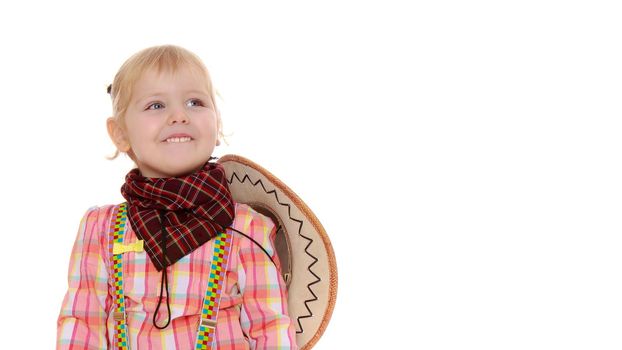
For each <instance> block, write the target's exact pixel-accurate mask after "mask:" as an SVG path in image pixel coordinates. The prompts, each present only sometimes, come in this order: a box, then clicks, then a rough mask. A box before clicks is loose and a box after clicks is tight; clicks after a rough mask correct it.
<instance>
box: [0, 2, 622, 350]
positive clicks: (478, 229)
mask: <svg viewBox="0 0 622 350" xmlns="http://www.w3.org/2000/svg"><path fill="white" fill-rule="evenodd" d="M228 3H229V4H227V5H224V4H222V2H221V3H215V2H210V1H201V2H199V1H197V2H191V1H177V2H175V3H173V2H159V1H140V2H129V1H128V2H120V1H106V2H100V3H93V2H77V1H76V2H68V1H39V2H27V1H24V2H20V3H19V5H16V4H13V5H8V2H3V3H2V5H0V43H1V50H0V52H1V54H0V80H1V81H2V83H1V84H0V101H1V102H2V103H1V105H0V112H1V115H2V120H3V125H2V127H1V130H2V138H1V139H0V146H1V147H0V149H1V152H2V153H1V155H2V158H3V159H4V162H3V166H2V172H1V175H0V176H1V181H2V184H3V188H4V189H3V192H2V198H3V201H2V211H1V214H0V218H1V219H2V229H1V232H2V240H3V241H2V244H1V246H2V252H3V253H2V254H0V259H2V260H1V263H2V270H3V273H2V288H1V291H0V293H2V294H1V301H2V309H1V310H2V316H3V317H2V321H1V322H2V324H3V326H2V327H0V332H1V333H2V334H1V338H0V339H2V340H1V342H2V343H3V344H2V345H0V346H1V347H2V348H9V347H7V346H8V345H9V344H10V345H11V346H12V347H13V348H25V347H29V348H33V347H36V348H52V346H53V345H52V344H54V341H55V336H56V328H55V321H56V318H57V315H58V311H59V308H60V304H61V301H62V298H63V295H64V293H65V288H66V285H67V282H66V272H67V264H68V260H69V254H70V251H71V247H72V244H73V240H74V238H75V234H76V232H77V229H78V224H79V220H80V218H81V217H82V215H83V214H84V212H85V211H86V209H87V208H89V207H90V206H93V205H104V204H109V203H117V202H120V201H122V200H123V198H122V197H121V195H120V192H119V188H120V186H121V184H122V182H123V178H124V175H125V173H126V172H127V171H128V170H129V169H130V165H131V163H130V162H129V161H128V160H127V159H125V158H123V159H118V160H115V161H107V160H105V158H104V157H105V156H106V155H110V154H112V153H113V151H114V148H113V145H112V143H111V142H110V141H109V139H108V136H107V133H106V129H105V119H106V117H108V116H109V115H110V112H111V106H110V101H109V98H108V95H107V94H106V92H105V88H106V86H107V84H109V83H110V82H111V80H112V78H113V76H114V74H115V72H116V70H117V69H118V68H119V66H120V65H121V63H123V61H124V60H125V59H126V58H127V57H129V56H130V55H131V54H133V53H134V52H136V51H138V50H140V49H142V48H145V47H148V46H151V45H157V44H168V43H170V44H176V45H181V46H184V47H186V48H188V49H190V50H192V51H194V52H195V53H197V54H198V55H199V56H200V57H202V58H203V59H204V61H205V63H206V64H207V66H208V68H209V69H210V71H211V74H212V76H213V80H214V83H215V86H216V87H217V89H218V91H219V92H220V94H221V95H222V97H223V101H221V105H220V106H221V109H222V112H223V120H224V126H225V132H226V133H229V134H231V136H230V137H229V138H228V140H229V145H222V146H220V147H219V148H217V151H216V153H215V155H216V156H221V155H223V154H226V153H236V154H240V155H243V156H245V157H248V158H250V159H252V160H254V161H256V162H258V163H259V164H261V165H263V166H264V167H266V168H268V169H270V170H271V171H272V172H273V173H274V174H275V175H276V176H278V177H279V178H281V179H282V180H283V181H284V182H285V183H287V184H288V185H289V186H290V187H291V188H292V189H294V190H295V191H296V192H297V193H298V194H299V195H300V196H301V197H302V198H303V199H304V200H305V201H306V203H307V204H308V205H309V206H310V207H311V208H312V209H313V210H314V211H315V213H316V214H317V216H318V217H319V219H320V220H321V221H322V223H323V224H324V226H325V228H326V230H327V231H328V232H329V234H330V237H331V240H332V242H333V245H334V249H335V253H336V256H337V263H338V268H339V293H338V300H337V305H336V308H335V311H334V314H333V318H332V320H331V323H330V325H329V327H328V329H327V331H326V333H325V334H324V336H323V337H322V339H321V340H320V342H319V343H318V344H317V349H341V348H344V347H346V346H347V347H349V348H352V349H374V348H382V349H396V348H400V349H471V348H477V349H620V347H621V346H622V338H621V337H620V329H621V327H622V301H621V300H622V298H621V297H620V296H621V295H622V282H621V279H620V273H621V269H620V266H622V254H621V253H620V246H621V243H622V236H621V228H622V225H621V222H620V213H621V212H622V185H621V181H620V179H621V178H622V165H621V160H622V155H621V150H622V138H621V137H620V132H621V126H622V123H621V121H620V116H621V113H620V112H621V103H620V97H621V96H622V68H621V66H622V65H621V62H622V49H621V45H620V42H621V39H622V38H621V36H622V21H620V18H621V17H622V13H621V12H622V11H620V8H619V7H618V6H617V4H616V2H615V1H609V2H607V1H547V0H540V1H520V2H519V1H515V2H510V1H469V2H466V1H464V2H463V1H429V2H418V3H415V2H411V3H410V4H408V5H407V3H408V2H390V1H376V2H356V3H355V2H351V3H350V2H340V1H331V2H321V1H314V2H307V3H301V2H284V1H282V2H274V1H261V2H254V3H250V2H249V3H240V2H228ZM25 344H29V345H30V346H26V345H25ZM38 344H40V345H38ZM35 345H37V346H35Z"/></svg>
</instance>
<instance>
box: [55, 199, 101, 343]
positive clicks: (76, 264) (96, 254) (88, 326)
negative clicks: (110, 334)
mask: <svg viewBox="0 0 622 350" xmlns="http://www.w3.org/2000/svg"><path fill="white" fill-rule="evenodd" d="M98 213H99V210H98V208H97V207H92V208H90V209H88V210H87V212H86V213H85V214H84V216H83V218H82V220H81V222H80V228H79V230H78V235H77V237H76V241H75V243H74V246H73V249H72V252H71V258H70V261H69V287H68V290H67V293H66V294H65V298H64V299H63V304H62V306H61V310H60V315H59V317H58V322H57V327H58V329H57V337H56V338H57V340H56V349H74V350H76V349H107V347H108V346H107V335H106V320H107V315H108V311H109V309H110V305H111V302H112V298H111V296H110V295H108V271H107V269H106V266H107V265H106V263H105V261H104V256H103V255H104V254H103V253H105V251H106V250H103V249H102V244H103V242H102V241H100V239H103V235H100V234H99V226H98V225H97V218H98Z"/></svg>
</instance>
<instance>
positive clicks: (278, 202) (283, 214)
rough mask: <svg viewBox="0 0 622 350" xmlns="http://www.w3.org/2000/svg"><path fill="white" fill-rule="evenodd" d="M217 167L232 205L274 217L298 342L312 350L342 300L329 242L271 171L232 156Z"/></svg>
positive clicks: (278, 250) (289, 190)
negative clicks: (236, 204)
mask: <svg viewBox="0 0 622 350" xmlns="http://www.w3.org/2000/svg"><path fill="white" fill-rule="evenodd" d="M218 163H220V164H222V165H223V167H224V168H225V173H226V175H227V182H228V184H229V189H230V190H231V194H232V196H233V200H234V201H236V202H238V203H244V204H247V205H249V206H251V207H252V208H253V209H255V210H257V211H259V212H260V213H262V214H264V215H267V216H269V217H270V218H271V219H272V220H273V221H275V224H277V226H280V228H281V229H280V230H279V231H278V232H277V242H276V246H277V247H276V249H277V252H278V254H279V260H280V261H281V265H282V267H283V269H285V270H286V271H291V275H289V276H287V277H286V280H287V278H289V281H287V284H288V310H289V316H290V317H291V318H292V319H293V320H294V322H295V324H296V343H297V344H298V346H299V347H300V348H301V349H310V348H311V347H313V345H315V343H316V342H317V341H318V339H319V338H320V337H321V336H322V334H323V333H324V330H325V329H326V326H327V325H328V322H329V321H330V317H331V315H332V312H333V309H334V307H335V301H336V298H337V264H336V261H335V254H334V252H333V248H332V245H331V243H330V239H329V238H328V235H327V234H326V231H325V230H324V227H322V224H321V223H320V221H319V220H318V219H317V217H316V216H315V214H313V212H312V211H311V209H309V207H308V206H307V205H306V204H305V203H304V202H303V201H302V199H300V197H298V196H297V195H296V193H294V191H292V190H291V189H290V188H289V187H287V185H285V184H284V183H283V182H282V181H281V180H279V179H278V178H277V177H276V176H274V175H272V174H271V173H270V172H268V171H267V170H266V169H264V168H263V167H261V166H260V165H258V164H256V163H254V162H252V161H251V160H249V159H246V158H244V157H241V156H238V155H232V154H228V155H225V156H223V157H221V158H220V159H218ZM279 236H281V237H279Z"/></svg>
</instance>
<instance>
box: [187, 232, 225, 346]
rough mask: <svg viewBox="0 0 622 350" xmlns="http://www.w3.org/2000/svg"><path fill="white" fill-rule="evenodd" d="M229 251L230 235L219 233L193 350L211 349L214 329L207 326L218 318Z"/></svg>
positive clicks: (215, 242) (214, 322)
mask: <svg viewBox="0 0 622 350" xmlns="http://www.w3.org/2000/svg"><path fill="white" fill-rule="evenodd" d="M230 251H231V234H230V233H227V232H225V233H220V234H219V235H218V236H216V239H215V240H214V255H213V259H212V265H211V267H210V274H209V279H208V281H207V289H206V290H205V298H203V309H202V311H201V321H200V323H199V330H198V333H197V344H196V348H195V349H197V350H199V349H200V350H203V349H211V348H212V344H213V343H214V335H215V332H214V331H215V327H210V326H208V325H207V324H216V320H217V318H218V306H219V304H220V293H221V291H222V286H223V284H224V280H225V272H226V270H227V264H228V262H229V252H230ZM206 321H207V322H206Z"/></svg>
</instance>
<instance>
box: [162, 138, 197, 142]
mask: <svg viewBox="0 0 622 350" xmlns="http://www.w3.org/2000/svg"><path fill="white" fill-rule="evenodd" d="M190 141H192V138H191V137H171V138H170V139H166V140H164V142H166V143H184V142H190Z"/></svg>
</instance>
